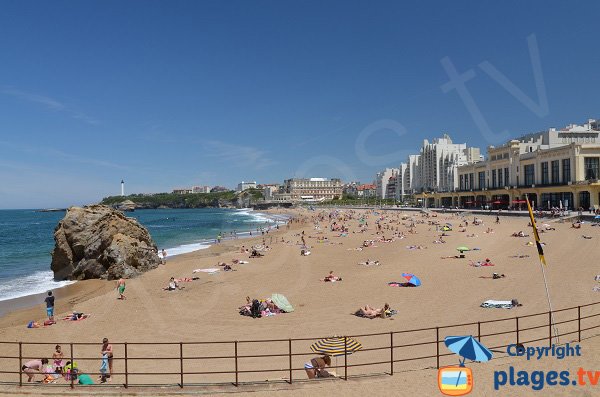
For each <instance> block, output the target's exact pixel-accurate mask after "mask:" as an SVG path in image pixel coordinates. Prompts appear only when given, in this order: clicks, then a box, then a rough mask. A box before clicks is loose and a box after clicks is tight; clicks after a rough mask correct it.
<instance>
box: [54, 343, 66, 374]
mask: <svg viewBox="0 0 600 397" xmlns="http://www.w3.org/2000/svg"><path fill="white" fill-rule="evenodd" d="M63 358H64V354H63V352H62V349H61V347H60V345H56V347H55V352H54V353H53V354H52V359H53V360H54V371H56V373H58V374H62V372H63Z"/></svg>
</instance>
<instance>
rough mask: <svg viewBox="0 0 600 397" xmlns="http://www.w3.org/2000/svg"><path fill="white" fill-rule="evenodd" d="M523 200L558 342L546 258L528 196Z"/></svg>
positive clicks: (557, 337)
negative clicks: (547, 277)
mask: <svg viewBox="0 0 600 397" xmlns="http://www.w3.org/2000/svg"><path fill="white" fill-rule="evenodd" d="M525 200H526V201H527V210H528V211H529V219H530V220H531V227H532V228H533V235H534V237H535V243H536V245H537V250H538V256H539V258H540V267H541V269H542V276H543V277H544V288H545V289H546V299H547V300H548V308H549V309H550V322H551V324H552V328H554V335H555V337H556V342H557V343H559V342H560V339H559V334H558V328H557V327H556V321H554V310H553V309H552V301H551V300H550V290H549V289H548V280H547V279H546V269H545V267H546V266H547V265H546V258H544V250H543V248H542V243H541V241H540V235H539V233H538V230H537V226H536V225H535V217H534V216H533V211H532V210H531V204H530V203H529V197H528V196H527V195H525Z"/></svg>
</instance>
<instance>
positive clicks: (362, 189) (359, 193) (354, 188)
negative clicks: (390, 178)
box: [344, 182, 377, 199]
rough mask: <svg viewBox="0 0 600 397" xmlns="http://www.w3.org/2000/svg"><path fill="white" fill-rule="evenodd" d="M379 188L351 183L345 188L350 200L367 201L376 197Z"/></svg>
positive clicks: (372, 185)
mask: <svg viewBox="0 0 600 397" xmlns="http://www.w3.org/2000/svg"><path fill="white" fill-rule="evenodd" d="M376 190H377V186H375V185H374V184H363V183H360V182H351V183H348V184H346V185H345V186H344V194H345V195H346V196H348V197H349V198H358V199H363V198H365V199H367V198H372V197H376Z"/></svg>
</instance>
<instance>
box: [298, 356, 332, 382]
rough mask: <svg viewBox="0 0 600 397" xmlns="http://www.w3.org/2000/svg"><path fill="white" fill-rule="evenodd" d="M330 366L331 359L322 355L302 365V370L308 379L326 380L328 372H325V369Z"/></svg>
mask: <svg viewBox="0 0 600 397" xmlns="http://www.w3.org/2000/svg"><path fill="white" fill-rule="evenodd" d="M327 366H331V357H329V356H328V355H324V356H322V357H315V358H313V359H312V360H310V362H308V363H306V364H304V370H305V371H306V375H308V379H314V378H327V377H329V376H330V374H329V372H327V371H326V370H325V367H327Z"/></svg>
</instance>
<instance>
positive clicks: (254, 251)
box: [250, 250, 264, 258]
mask: <svg viewBox="0 0 600 397" xmlns="http://www.w3.org/2000/svg"><path fill="white" fill-rule="evenodd" d="M263 256H264V255H263V254H261V253H259V252H258V251H257V250H252V253H251V254H250V258H262V257H263Z"/></svg>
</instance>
